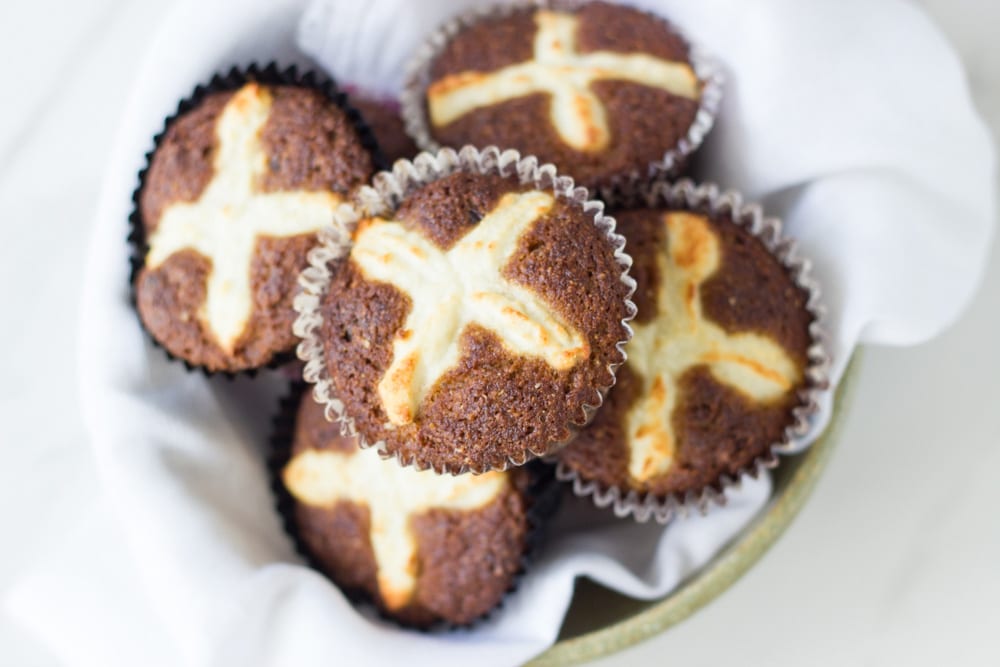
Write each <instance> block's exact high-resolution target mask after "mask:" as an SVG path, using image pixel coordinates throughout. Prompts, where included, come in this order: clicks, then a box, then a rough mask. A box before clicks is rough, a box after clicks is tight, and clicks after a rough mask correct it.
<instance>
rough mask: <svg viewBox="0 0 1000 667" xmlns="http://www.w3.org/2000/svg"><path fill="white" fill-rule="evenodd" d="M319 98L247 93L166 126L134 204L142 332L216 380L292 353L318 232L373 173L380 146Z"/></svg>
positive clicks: (295, 91)
mask: <svg viewBox="0 0 1000 667" xmlns="http://www.w3.org/2000/svg"><path fill="white" fill-rule="evenodd" d="M351 114H353V112H350V113H349V112H348V111H346V110H345V109H344V108H341V106H339V105H338V104H337V103H335V101H334V100H331V99H330V98H329V97H328V96H326V95H325V94H323V93H321V92H320V91H319V90H317V89H313V88H310V87H304V86H293V85H264V84H261V83H257V82H253V81H250V82H247V83H245V84H244V85H242V87H240V88H239V89H237V90H220V91H216V92H211V93H209V94H207V95H204V96H203V97H202V98H201V99H200V101H198V103H197V104H196V105H195V106H194V107H193V108H190V109H187V110H186V111H183V112H182V113H180V115H178V116H177V117H175V118H174V119H172V121H170V122H168V127H167V129H166V131H165V133H164V134H163V135H162V136H161V137H160V138H159V140H158V142H157V146H156V149H155V150H154V152H153V153H152V154H151V157H150V162H149V167H148V170H147V171H146V172H145V173H144V175H143V177H142V182H141V185H140V189H139V191H138V193H137V200H136V203H137V215H138V220H137V221H136V222H137V225H136V226H137V232H138V237H139V238H138V239H137V240H138V241H139V245H140V246H142V247H144V248H148V251H147V252H146V253H145V259H144V261H143V263H142V266H141V267H140V268H139V270H138V273H137V274H136V275H135V279H134V280H135V282H134V287H135V295H136V305H137V308H138V311H139V316H140V318H141V320H142V323H143V325H144V326H145V328H146V329H147V330H148V331H149V333H150V334H151V335H152V336H153V338H154V339H155V340H156V341H157V342H158V343H160V344H161V345H162V346H163V347H164V348H166V350H167V351H168V352H169V353H170V354H172V355H173V356H175V357H177V358H179V359H182V360H184V361H186V362H187V363H188V364H190V365H192V366H199V367H202V368H204V369H206V370H208V371H226V372H236V371H243V370H248V369H254V368H258V367H260V366H264V365H266V364H268V363H269V362H271V361H272V359H274V358H275V357H276V356H277V355H281V354H282V353H286V352H290V351H291V350H292V349H293V348H294V346H295V343H296V339H295V337H294V335H293V333H292V327H291V325H292V322H293V321H294V319H295V313H294V311H293V310H292V299H293V298H294V296H295V294H296V293H297V291H298V286H297V283H296V279H297V277H298V274H299V272H300V271H301V270H302V269H303V268H304V267H305V265H306V263H307V262H306V253H307V252H308V250H309V249H310V248H311V247H312V245H313V244H314V239H315V232H316V231H317V230H318V229H319V228H321V227H323V226H324V225H327V224H330V222H331V221H332V219H333V217H332V213H333V210H334V209H335V208H336V207H337V206H338V205H339V204H340V203H342V202H343V201H344V200H345V198H346V196H347V194H348V192H349V191H350V190H351V189H352V188H354V187H355V186H357V185H360V184H361V183H364V182H365V181H366V180H367V179H368V178H369V177H370V176H371V175H372V173H373V171H374V164H373V158H372V155H371V153H370V151H369V147H370V146H371V142H370V140H368V141H366V140H364V139H363V137H362V132H363V130H362V128H361V126H360V124H359V121H358V120H357V117H356V115H351Z"/></svg>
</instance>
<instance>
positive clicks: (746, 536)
mask: <svg viewBox="0 0 1000 667" xmlns="http://www.w3.org/2000/svg"><path fill="white" fill-rule="evenodd" d="M860 357H861V352H860V350H858V351H856V352H855V353H854V355H853V356H852V358H851V361H850V362H849V364H848V367H847V370H846V371H845V372H844V376H843V379H842V380H841V382H840V384H839V386H838V387H837V391H836V399H835V405H836V409H835V410H834V412H833V416H832V417H831V419H830V424H829V426H828V427H827V428H826V430H825V431H824V432H823V434H822V435H821V436H820V437H819V438H818V439H817V440H816V442H814V443H813V444H812V446H811V447H809V449H807V450H806V451H805V452H804V453H803V454H801V455H799V457H800V458H801V460H800V461H799V464H798V466H797V468H796V469H795V471H794V472H793V473H792V475H791V477H790V479H789V481H788V483H787V485H786V486H785V488H784V490H783V491H782V492H781V493H779V494H777V495H776V496H775V498H774V499H773V500H772V501H771V502H770V504H769V505H768V507H767V509H766V510H764V511H763V512H762V513H761V514H760V515H759V516H758V518H757V519H755V520H754V521H753V522H752V523H751V524H750V525H749V526H748V527H747V528H746V529H745V530H744V532H743V535H742V536H741V537H738V538H736V539H735V540H733V542H732V543H730V544H729V545H728V546H727V547H726V548H725V549H723V550H722V552H720V553H719V554H718V555H717V556H716V557H715V558H714V559H713V560H712V561H711V562H710V563H709V564H708V565H706V566H705V567H704V568H702V569H701V570H700V571H699V572H698V573H697V574H696V575H694V577H692V578H691V579H689V580H688V581H686V582H685V583H683V584H682V585H681V586H680V587H679V588H677V589H675V590H674V592H672V593H671V594H670V595H668V596H667V597H665V598H663V599H662V600H661V601H659V602H658V603H656V604H655V605H653V606H651V607H649V608H648V609H644V610H643V611H640V612H638V613H637V614H635V615H633V616H630V617H628V618H626V619H624V620H622V621H619V622H618V623H615V624H613V625H609V626H607V627H604V628H602V629H600V630H595V631H593V632H588V633H586V634H583V635H580V636H577V637H571V638H569V639H563V640H560V641H558V642H556V643H555V644H554V645H553V646H552V647H550V648H549V649H548V650H547V651H545V652H544V653H542V654H540V655H538V656H537V657H535V658H534V659H533V660H531V661H530V662H529V663H528V664H529V665H531V666H532V667H541V666H543V665H545V666H552V665H568V664H574V663H578V662H581V661H585V660H594V659H595V658H599V657H601V656H605V655H608V654H610V653H614V652H616V651H620V650H622V649H624V648H626V647H629V646H632V645H634V644H638V643H639V642H641V641H643V640H646V639H649V638H650V637H652V636H654V635H656V634H659V633H661V632H663V631H664V630H666V629H667V628H669V627H671V626H673V625H676V624H677V623H680V622H681V621H683V620H684V619H686V618H687V617H688V616H690V615H691V614H693V613H694V612H696V611H697V610H698V609H700V608H702V607H704V606H705V605H706V604H708V603H709V602H711V601H712V600H714V599H715V598H716V597H718V596H719V595H720V594H722V592H723V591H725V590H726V589H728V588H729V587H730V586H732V585H733V583H735V582H736V580H737V579H739V578H740V577H742V576H743V575H744V574H746V572H747V571H748V570H749V569H750V568H751V567H752V566H753V565H754V564H755V563H756V562H757V561H758V560H760V558H761V557H762V556H763V555H764V553H765V552H766V551H767V550H768V549H770V548H771V546H773V545H774V543H775V542H776V541H777V540H778V538H779V537H780V536H781V535H782V534H783V533H784V532H785V530H786V529H787V528H788V526H789V525H790V524H791V523H792V520H793V519H794V518H795V517H796V515H798V513H799V511H800V510H801V509H802V507H803V506H804V505H805V502H806V500H807V499H808V498H809V496H810V495H811V494H812V491H813V489H814V488H815V486H816V482H817V480H818V479H819V476H820V473H821V472H822V471H823V469H824V468H825V467H826V464H827V462H828V461H829V458H830V454H831V453H832V452H833V447H834V444H835V443H836V441H837V439H838V437H839V434H840V431H841V429H842V428H843V422H844V415H845V413H846V412H847V408H848V406H849V402H850V399H851V396H852V395H853V389H854V383H855V379H856V375H857V369H858V367H859V365H860Z"/></svg>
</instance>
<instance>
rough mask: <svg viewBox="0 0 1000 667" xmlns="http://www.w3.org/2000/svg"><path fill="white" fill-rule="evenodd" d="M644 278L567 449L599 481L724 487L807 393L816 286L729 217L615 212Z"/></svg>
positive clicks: (658, 487)
mask: <svg viewBox="0 0 1000 667" xmlns="http://www.w3.org/2000/svg"><path fill="white" fill-rule="evenodd" d="M616 218H617V220H618V222H619V230H620V231H621V232H622V234H624V235H625V237H626V239H627V248H628V249H629V252H630V253H631V254H632V258H633V261H634V265H633V277H634V278H635V280H636V283H637V289H636V293H635V296H634V299H635V302H636V306H637V307H638V314H637V315H636V318H635V320H634V321H633V330H634V336H633V338H632V341H631V342H630V344H629V347H628V357H629V358H628V362H627V363H626V364H625V366H624V367H623V368H621V369H620V370H619V372H618V382H617V384H616V386H615V388H614V389H613V390H612V391H611V393H610V394H609V396H608V400H607V402H606V404H605V406H604V408H602V409H601V411H600V412H599V413H598V414H597V417H596V418H595V419H594V422H593V423H592V424H591V425H590V426H589V427H588V428H587V429H586V430H585V431H584V432H582V433H581V434H580V436H579V437H578V438H577V439H576V440H575V441H574V442H573V443H572V444H571V445H570V446H569V447H567V448H565V449H564V450H562V451H561V452H560V454H559V457H560V461H561V462H562V463H564V464H565V465H567V466H568V467H570V468H571V469H572V470H574V471H576V472H577V473H579V475H580V476H581V477H582V478H583V479H585V480H588V481H597V482H599V483H600V484H601V485H603V486H604V487H605V488H608V487H618V488H621V489H625V490H629V489H633V490H637V491H640V492H644V493H646V492H648V493H651V494H653V495H655V496H658V497H666V496H669V495H670V494H678V495H680V496H683V495H684V494H685V493H686V492H688V491H700V490H703V489H705V488H707V487H712V488H715V489H717V490H721V485H720V480H721V477H722V476H723V475H728V476H730V477H733V478H735V477H737V476H738V475H739V474H740V473H741V472H743V471H745V470H747V469H749V468H750V467H751V466H752V465H753V463H754V461H755V460H756V459H757V458H758V457H762V456H765V455H767V454H768V453H769V450H770V447H771V446H772V445H774V444H777V443H779V442H782V441H783V439H784V437H785V436H784V434H785V429H786V428H787V427H788V426H790V425H791V424H793V423H794V421H795V418H794V415H793V409H794V408H795V407H796V406H798V405H800V404H801V403H802V400H803V399H802V396H801V392H800V390H801V389H802V388H803V387H804V386H805V384H806V379H805V369H806V368H807V366H808V350H809V348H810V346H811V345H812V342H813V341H812V337H811V333H810V325H811V323H812V321H813V315H812V313H811V312H810V311H809V310H808V309H807V307H806V304H807V302H808V297H809V295H808V293H807V292H806V291H805V290H804V289H803V288H801V287H800V286H798V285H797V284H796V282H795V281H794V280H793V278H792V276H791V275H790V274H789V272H788V270H787V269H786V268H785V266H784V265H782V263H781V262H780V261H779V260H778V259H777V258H776V257H775V256H774V255H773V254H772V253H771V252H770V251H769V250H768V249H767V247H766V246H765V245H764V244H763V242H761V240H760V239H758V238H757V237H755V236H753V235H752V234H751V233H750V232H749V231H747V230H746V229H745V228H744V227H742V226H740V225H737V224H734V223H733V222H732V221H731V220H730V219H728V218H726V217H724V216H722V217H712V216H710V215H708V214H705V213H700V212H693V211H680V210H653V209H641V210H631V211H623V212H619V213H618V214H617V216H616Z"/></svg>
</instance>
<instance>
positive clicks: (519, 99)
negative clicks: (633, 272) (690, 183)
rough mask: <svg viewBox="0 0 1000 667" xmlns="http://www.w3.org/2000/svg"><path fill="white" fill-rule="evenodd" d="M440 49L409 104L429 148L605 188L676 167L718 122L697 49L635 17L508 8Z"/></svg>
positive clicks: (604, 6)
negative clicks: (549, 171)
mask: <svg viewBox="0 0 1000 667" xmlns="http://www.w3.org/2000/svg"><path fill="white" fill-rule="evenodd" d="M564 4H565V3H564ZM440 41H443V42H444V43H443V44H442V45H441V46H440V47H439V48H437V49H433V50H432V51H433V55H432V56H430V57H428V59H427V62H426V63H423V62H421V63H419V64H418V66H417V67H415V73H414V75H413V76H412V77H411V79H410V86H411V87H412V88H414V89H416V92H415V93H414V94H408V95H407V96H405V97H404V109H405V113H406V115H407V117H408V120H409V121H410V130H411V133H412V134H413V135H414V136H415V137H416V138H417V142H418V144H420V145H421V146H422V147H423V148H425V149H433V148H434V147H436V145H446V146H462V145H465V144H472V145H475V146H488V145H496V146H499V147H501V148H514V149H517V150H519V151H522V152H525V153H530V154H532V155H536V156H538V158H539V159H541V160H543V161H546V162H552V163H554V164H555V165H556V167H557V168H558V169H559V170H560V172H562V173H565V174H568V175H570V176H572V177H573V178H574V179H575V180H576V181H577V182H578V183H580V184H582V185H584V186H586V187H588V188H591V189H595V188H599V187H603V186H606V185H609V184H610V183H612V182H614V181H616V180H622V179H624V178H625V177H635V176H636V175H642V176H646V175H647V174H648V172H649V171H650V169H652V168H655V167H656V166H659V167H663V168H668V169H672V168H674V167H676V166H677V165H676V163H678V162H679V161H680V160H681V159H682V158H684V157H686V154H687V153H688V152H690V151H693V150H694V147H695V144H697V143H699V142H700V140H701V137H702V135H703V134H704V132H705V131H707V129H708V126H709V125H710V123H711V117H710V116H711V114H710V113H709V111H708V110H707V109H704V108H703V105H702V93H703V90H704V88H705V86H706V84H707V80H703V79H702V78H699V75H698V73H696V67H695V65H694V64H693V63H692V53H691V47H690V46H689V44H688V42H687V41H686V40H685V39H684V37H682V36H681V35H680V34H679V33H678V32H677V31H676V30H675V29H674V28H673V27H672V26H671V24H670V23H668V22H667V21H666V20H664V19H662V18H660V17H657V16H654V15H652V14H647V13H645V12H642V11H639V10H636V9H632V8H629V7H623V6H619V5H615V4H610V3H606V2H591V3H586V4H582V5H580V6H576V7H571V6H567V7H566V8H564V9H558V10H556V9H551V8H538V7H532V6H521V7H517V8H513V9H511V8H510V7H500V8H498V9H497V10H496V11H495V12H493V13H492V14H487V15H486V16H476V17H475V18H470V19H468V20H467V21H466V22H464V23H463V24H461V25H460V27H457V28H455V27H446V28H445V29H443V30H442V34H439V35H437V36H435V37H434V38H433V39H431V40H429V44H437V43H438V42H440ZM702 69H704V68H702ZM713 85H714V82H713ZM713 90H714V89H713ZM714 96H715V92H713V94H712V97H713V99H714ZM700 110H701V111H700ZM699 113H700V115H701V118H700V119H699ZM696 119H698V123H699V124H701V125H703V127H699V129H698V130H697V131H695V132H694V133H693V134H692V128H694V126H695V124H696ZM682 145H683V146H682ZM682 153H683V155H682Z"/></svg>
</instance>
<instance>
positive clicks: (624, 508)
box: [556, 179, 831, 523]
mask: <svg viewBox="0 0 1000 667" xmlns="http://www.w3.org/2000/svg"><path fill="white" fill-rule="evenodd" d="M609 206H610V207H612V208H614V209H620V210H624V209H630V208H662V209H674V210H686V211H694V212H699V213H706V214H710V215H719V216H723V217H725V218H727V219H729V220H731V221H732V222H733V224H735V225H739V226H740V227H742V228H743V229H745V230H747V231H748V232H750V234H752V235H753V236H754V237H756V238H757V239H759V240H760V241H761V242H762V243H763V244H764V246H765V247H766V248H767V249H768V251H770V252H771V253H772V254H773V255H774V256H775V257H777V258H778V260H779V261H780V262H781V263H782V264H783V265H784V266H785V268H786V269H787V271H788V274H789V275H790V276H791V277H792V279H793V280H794V281H795V284H796V285H798V286H799V287H800V288H801V289H803V290H805V291H806V293H807V294H808V295H809V296H808V299H807V301H806V309H807V310H808V311H809V312H810V313H811V314H812V318H813V319H812V323H811V324H810V325H809V333H810V336H811V338H812V343H811V344H810V346H809V348H808V350H807V352H806V355H807V359H808V364H807V366H806V369H805V373H804V385H803V387H802V388H801V389H800V390H799V394H798V397H799V405H797V406H796V407H795V408H793V409H792V416H793V422H792V423H791V424H790V425H789V426H788V427H787V428H786V429H785V432H784V434H783V437H782V439H781V440H780V441H778V442H775V443H772V444H771V445H770V446H769V447H768V449H767V452H766V453H765V454H763V455H761V456H759V457H757V458H756V459H755V460H754V461H752V462H751V463H750V465H749V466H747V467H746V468H745V469H744V470H743V471H742V472H741V474H739V475H737V476H735V477H731V476H729V475H723V476H722V477H720V478H719V479H718V485H719V488H715V487H713V486H706V487H705V488H704V489H701V490H700V491H697V492H693V491H692V492H688V493H686V494H683V495H678V494H673V495H669V496H666V497H663V496H657V495H654V494H651V493H648V492H640V491H636V490H625V489H622V488H620V487H617V486H611V487H606V486H603V485H601V484H599V483H598V482H595V481H592V480H587V479H585V478H583V477H582V476H581V475H580V474H578V473H577V472H576V471H575V470H573V469H572V468H570V467H569V466H568V465H567V464H565V463H564V462H561V461H560V462H557V463H556V478H557V479H558V480H560V481H562V482H568V483H569V484H571V485H572V489H573V493H574V494H575V495H577V496H581V497H588V498H590V499H591V500H592V501H593V502H594V504H595V505H597V506H598V507H601V508H611V509H612V511H614V513H615V516H618V517H623V518H624V517H629V516H631V517H632V518H633V519H635V520H636V521H639V522H646V521H649V520H651V519H653V520H655V521H657V522H659V523H667V522H668V521H670V519H671V518H673V517H674V516H676V515H678V514H680V515H683V516H686V515H688V514H689V513H691V512H694V511H697V512H700V513H702V514H704V513H705V512H707V511H708V509H709V508H710V507H712V506H713V505H725V503H726V495H725V492H726V491H727V490H730V489H738V488H739V487H740V482H741V480H742V477H743V475H750V476H751V477H752V478H754V479H756V478H757V477H758V476H759V475H760V473H761V472H762V471H764V470H769V469H772V468H774V467H776V466H777V465H778V463H779V458H778V457H779V455H781V454H792V453H794V452H795V451H796V450H797V448H796V447H795V445H796V444H797V442H798V441H799V440H801V438H803V437H804V436H805V435H806V434H807V433H808V432H809V430H810V427H811V425H812V421H813V419H814V416H815V415H816V413H817V412H818V411H819V398H820V396H821V395H822V394H823V393H824V392H826V391H828V390H829V388H830V363H831V358H830V353H829V350H828V348H827V335H826V332H825V331H824V329H823V319H824V317H825V314H826V309H825V307H824V305H823V301H822V293H821V290H820V285H819V283H817V282H816V280H815V278H813V276H812V274H811V262H810V261H809V260H808V259H807V258H805V257H804V256H803V255H802V254H801V252H800V250H799V247H798V245H797V244H796V243H795V241H794V240H793V239H791V238H789V237H787V236H785V235H784V233H783V231H782V223H781V221H780V220H779V219H777V218H774V217H767V216H765V215H764V213H763V210H762V209H761V207H760V206H759V205H757V204H747V203H744V202H743V196H742V195H740V194H739V193H738V192H735V191H732V190H730V191H720V189H719V187H718V186H716V185H714V184H711V183H706V184H701V185H698V184H695V183H694V182H692V181H690V180H686V179H685V180H682V181H678V182H677V183H668V182H664V181H661V182H656V183H652V184H648V185H646V186H645V187H644V188H635V189H633V190H631V191H630V192H628V193H627V194H626V193H619V196H618V198H617V199H614V200H612V202H609Z"/></svg>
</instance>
